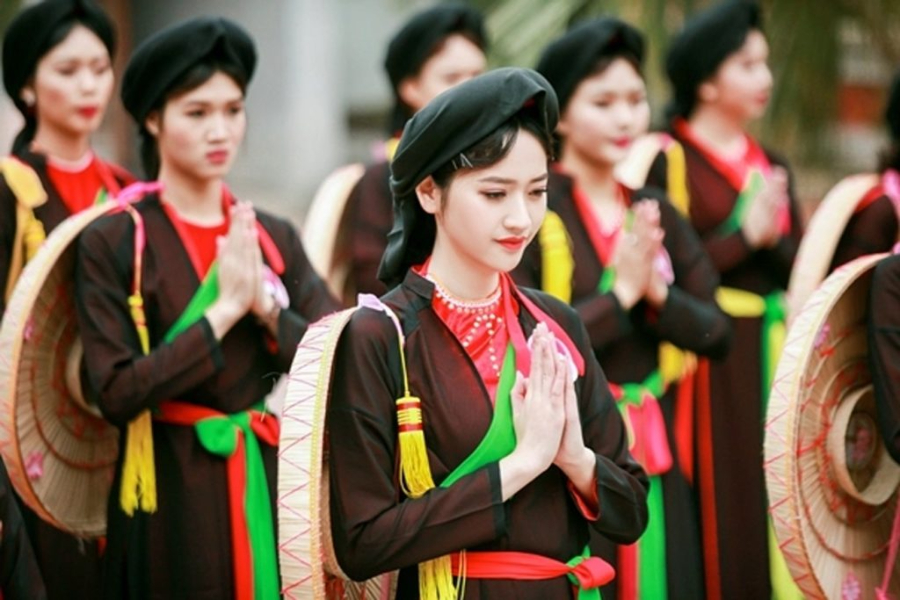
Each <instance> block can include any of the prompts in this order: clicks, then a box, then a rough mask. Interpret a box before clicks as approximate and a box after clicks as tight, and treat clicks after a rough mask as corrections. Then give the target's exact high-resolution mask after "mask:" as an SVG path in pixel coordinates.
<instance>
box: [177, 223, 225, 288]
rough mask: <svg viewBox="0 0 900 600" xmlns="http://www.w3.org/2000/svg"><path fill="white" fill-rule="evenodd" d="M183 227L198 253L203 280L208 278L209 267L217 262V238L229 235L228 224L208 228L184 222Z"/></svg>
mask: <svg viewBox="0 0 900 600" xmlns="http://www.w3.org/2000/svg"><path fill="white" fill-rule="evenodd" d="M181 225H182V227H184V232H185V234H187V237H188V238H189V239H190V243H191V244H192V245H193V247H194V250H195V251H196V253H197V254H196V256H197V262H198V263H199V266H200V269H201V270H200V276H201V278H203V277H206V274H207V273H208V272H209V267H210V266H211V265H212V264H213V261H214V260H216V253H217V246H216V238H218V237H220V236H224V235H226V234H227V233H228V223H227V222H226V221H223V222H222V223H219V224H218V225H212V226H206V225H195V224H194V223H189V222H187V221H182V222H181Z"/></svg>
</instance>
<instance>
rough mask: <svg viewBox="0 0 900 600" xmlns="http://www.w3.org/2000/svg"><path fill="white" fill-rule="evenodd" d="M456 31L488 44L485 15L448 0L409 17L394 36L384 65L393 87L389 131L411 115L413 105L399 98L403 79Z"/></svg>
mask: <svg viewBox="0 0 900 600" xmlns="http://www.w3.org/2000/svg"><path fill="white" fill-rule="evenodd" d="M454 33H460V34H464V35H466V36H468V37H469V38H471V39H472V41H474V42H475V44H476V45H477V46H478V47H479V48H481V50H482V51H484V50H485V48H486V47H487V34H486V33H485V30H484V19H483V18H482V16H481V13H479V12H478V11H477V10H475V9H474V8H471V7H469V6H466V5H464V4H455V3H447V4H440V5H438V6H435V7H433V8H429V9H427V10H424V11H422V12H420V13H418V14H416V15H415V16H414V17H413V18H412V19H410V20H409V21H408V22H407V23H406V25H404V26H403V28H402V29H400V31H398V32H397V34H396V35H395V36H394V37H393V38H392V39H391V42H390V44H389V45H388V51H387V56H386V57H385V59H384V68H385V70H386V71H387V74H388V78H389V79H390V80H391V89H393V91H394V108H393V111H392V112H391V123H390V127H391V130H390V133H391V134H392V135H393V134H394V133H397V132H398V131H400V130H401V129H403V124H404V123H406V120H407V119H409V117H410V109H409V107H407V106H406V105H405V103H404V102H403V100H401V99H400V91H399V90H400V82H401V81H403V80H404V79H406V78H407V77H413V76H415V75H416V74H417V73H418V72H419V70H420V69H421V68H422V65H424V64H425V63H426V62H427V61H428V59H429V58H431V56H432V54H434V51H435V48H437V46H438V45H439V44H440V43H441V42H443V41H444V40H445V39H446V38H447V37H449V36H450V35H453V34H454Z"/></svg>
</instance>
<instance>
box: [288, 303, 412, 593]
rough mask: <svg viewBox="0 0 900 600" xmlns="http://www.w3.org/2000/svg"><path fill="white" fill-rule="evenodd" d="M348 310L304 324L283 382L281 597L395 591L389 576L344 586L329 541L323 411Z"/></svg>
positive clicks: (350, 312) (393, 579)
mask: <svg viewBox="0 0 900 600" xmlns="http://www.w3.org/2000/svg"><path fill="white" fill-rule="evenodd" d="M354 311H355V309H347V310H344V311H342V312H339V313H335V314H333V315H329V316H327V317H325V318H324V319H322V320H320V321H318V322H316V323H314V324H312V325H310V327H309V329H307V331H306V334H305V335H304V336H303V339H302V340H301V342H300V345H299V346H298V348H297V353H296V354H295V356H294V362H293V365H292V366H291V372H290V375H289V377H288V388H287V394H286V396H285V400H284V411H283V413H282V417H281V439H280V442H279V454H278V538H279V539H278V557H279V563H280V565H281V581H282V594H283V595H284V598H286V599H287V600H307V599H313V598H314V599H316V600H321V599H322V598H327V599H329V600H331V599H335V600H336V599H344V598H346V599H360V600H362V599H365V600H392V599H393V598H394V595H395V593H396V585H397V578H396V573H388V574H385V575H381V576H379V577H376V578H373V579H370V580H368V581H365V582H362V583H356V582H353V581H350V579H349V578H348V577H347V576H346V575H345V574H344V573H343V572H342V571H341V568H340V566H339V565H338V563H337V560H336V558H335V556H334V548H333V547H332V541H331V516H330V511H329V492H328V462H327V456H326V455H325V410H326V407H327V403H328V397H329V388H330V384H331V373H332V367H333V361H334V350H335V347H336V346H337V341H338V338H339V337H340V334H341V331H343V329H344V326H345V325H346V324H347V322H348V321H349V320H350V317H351V316H352V315H353V312H354Z"/></svg>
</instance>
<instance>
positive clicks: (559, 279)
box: [538, 211, 575, 304]
mask: <svg viewBox="0 0 900 600" xmlns="http://www.w3.org/2000/svg"><path fill="white" fill-rule="evenodd" d="M538 242H539V243H540V245H541V289H542V290H544V291H545V292H547V293H548V294H550V295H551V296H555V297H557V298H559V299H560V300H562V301H563V302H565V303H566V304H570V303H571V301H572V274H573V272H574V271H575V259H574V258H573V257H572V249H571V242H570V241H569V235H568V233H566V226H565V224H563V220H562V219H561V218H560V217H559V215H558V214H556V213H555V212H553V211H547V215H546V216H545V217H544V223H543V224H542V225H541V229H540V232H539V233H538Z"/></svg>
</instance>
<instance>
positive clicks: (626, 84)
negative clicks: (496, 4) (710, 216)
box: [515, 19, 730, 599]
mask: <svg viewBox="0 0 900 600" xmlns="http://www.w3.org/2000/svg"><path fill="white" fill-rule="evenodd" d="M643 54H644V41H643V37H642V36H641V34H640V32H638V31H637V30H636V29H635V28H633V27H631V26H630V25H628V24H627V23H624V22H622V21H619V20H618V19H599V20H595V21H589V22H586V23H582V24H580V25H578V26H576V27H574V28H573V29H571V30H570V31H569V32H568V33H567V34H566V35H564V36H563V37H562V38H560V39H558V40H556V41H555V42H553V43H552V44H550V46H549V47H547V49H546V50H545V51H544V52H543V54H542V56H541V59H540V62H539V63H538V67H537V70H538V71H539V72H540V73H541V74H542V75H544V76H545V77H546V78H547V80H548V81H549V82H550V83H551V84H552V85H553V87H554V89H555V90H556V93H557V96H558V98H559V105H560V114H561V116H560V121H559V125H558V126H557V129H556V132H557V134H558V136H559V139H560V142H561V143H560V147H561V154H560V156H559V160H558V162H557V163H556V164H555V168H554V170H553V172H551V174H550V182H549V186H548V187H549V200H548V207H549V209H550V210H551V211H553V213H551V215H550V216H549V217H548V218H547V219H546V220H545V223H544V226H543V229H542V232H541V234H540V236H539V239H538V240H536V241H535V242H534V243H533V244H531V245H530V246H529V248H528V250H527V251H526V255H525V259H524V260H523V261H522V263H521V264H520V265H519V268H518V269H517V270H516V273H515V276H516V278H517V281H518V282H519V283H520V284H522V285H527V286H533V287H541V288H543V289H544V291H547V292H550V293H553V294H554V295H557V296H558V297H560V298H562V299H564V300H566V301H568V302H571V304H572V306H573V307H574V308H575V309H576V310H577V311H578V314H579V315H580V316H581V318H582V320H583V321H584V324H585V327H586V329H587V331H588V334H589V336H590V342H591V347H592V350H593V352H594V355H595V356H596V357H597V360H598V361H599V363H600V364H601V365H602V366H603V370H604V372H605V373H606V375H607V377H609V379H610V381H611V382H612V384H613V385H614V390H615V395H616V396H617V400H618V402H619V405H620V410H621V411H622V412H623V414H624V415H625V416H626V423H629V424H630V426H631V434H632V436H633V439H632V443H633V446H632V452H633V453H634V454H635V456H636V458H637V459H638V461H639V462H640V463H641V466H643V467H644V469H645V470H646V471H647V472H648V474H649V475H650V476H651V486H650V500H649V505H650V525H649V528H648V530H647V532H646V533H645V534H644V536H643V537H642V539H641V541H640V542H639V543H638V544H637V546H631V547H619V548H618V549H617V548H616V547H615V546H614V545H613V544H612V543H611V542H610V541H609V540H607V539H604V538H603V537H601V536H599V535H596V536H594V539H593V541H592V548H593V549H594V550H595V551H597V552H598V553H599V554H600V555H601V556H603V557H604V558H607V560H610V561H611V562H615V563H616V564H617V567H616V571H617V573H618V576H617V578H616V580H615V582H613V584H612V586H611V589H609V594H610V597H618V598H623V599H633V598H653V599H665V598H666V597H672V598H702V597H703V596H704V592H703V569H702V560H701V551H700V534H699V524H698V522H697V519H696V506H695V503H694V501H693V498H692V494H691V490H690V487H689V485H688V482H687V480H686V478H685V475H684V473H691V472H692V471H693V460H692V457H693V447H692V443H693V440H692V439H691V437H690V435H689V432H690V431H691V429H692V419H693V415H692V413H691V407H692V398H691V397H690V395H687V396H679V398H678V399H679V403H678V404H676V388H677V387H678V386H677V385H671V384H674V383H676V382H675V381H674V380H675V379H678V378H680V376H681V375H682V373H680V372H679V373H672V372H665V373H664V372H662V371H661V368H662V367H663V365H661V361H660V357H661V350H660V349H661V347H662V346H661V345H663V344H666V343H668V345H667V346H665V347H667V350H663V351H662V352H663V354H662V356H665V355H671V354H670V353H672V352H673V351H675V349H676V348H678V349H684V350H688V351H691V352H695V353H697V354H700V355H705V356H710V355H712V356H722V355H724V353H725V351H726V350H727V347H728V342H729V338H730V328H729V324H728V319H727V317H726V316H725V315H724V313H722V312H721V311H720V310H719V309H718V307H717V306H716V303H715V289H716V286H717V283H718V275H717V273H716V272H715V269H714V268H713V266H712V263H711V262H710V260H709V258H708V257H707V256H706V253H705V252H704V250H703V246H702V245H701V243H700V240H698V239H697V236H696V234H694V232H693V230H692V229H691V227H690V225H689V224H688V223H687V222H686V221H684V219H682V218H681V216H680V215H679V214H678V212H677V210H675V208H674V207H673V206H672V205H671V204H670V203H668V202H666V201H665V199H664V195H663V193H662V192H661V191H659V190H655V189H643V190H640V191H636V190H632V189H628V188H627V187H625V186H624V185H622V184H621V183H619V182H618V181H617V180H616V178H615V176H614V174H613V171H614V168H615V167H616V165H617V164H618V163H619V161H621V160H622V159H623V158H624V157H625V155H626V154H627V152H628V150H629V147H630V145H631V143H632V142H633V141H634V140H635V139H636V138H637V137H639V136H641V135H643V134H644V133H646V130H647V127H648V125H649V122H650V107H649V104H648V103H647V97H646V89H645V86H644V81H643V77H642V75H641V64H642V60H643ZM555 228H558V231H554V229H555ZM554 240H557V241H556V242H554ZM567 240H569V242H568V243H567ZM570 244H571V245H570ZM560 253H563V254H564V255H565V256H566V258H567V260H560V257H559V254H560ZM669 371H671V369H669ZM676 414H677V415H679V421H678V423H677V427H676V419H675V417H676ZM679 445H680V446H683V447H679ZM676 457H677V458H680V459H682V463H683V464H681V465H680V466H679V464H678V463H677V461H676V460H674V459H675V458H676ZM684 463H687V464H684ZM617 554H618V556H617ZM604 592H606V590H604Z"/></svg>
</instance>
